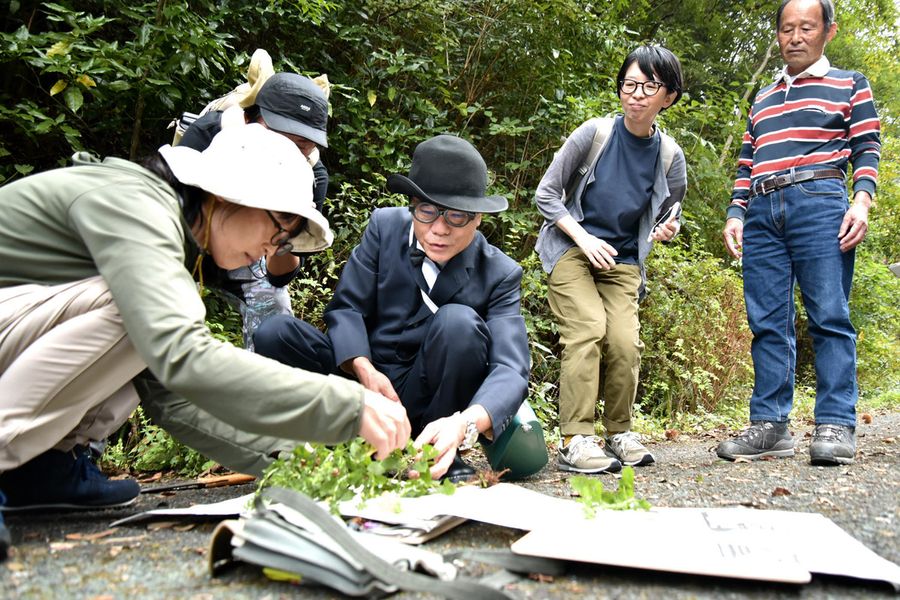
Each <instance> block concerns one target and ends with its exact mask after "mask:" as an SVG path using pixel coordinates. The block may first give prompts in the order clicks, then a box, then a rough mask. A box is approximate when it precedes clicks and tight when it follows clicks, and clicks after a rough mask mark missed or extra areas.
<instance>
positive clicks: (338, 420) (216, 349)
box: [0, 153, 363, 443]
mask: <svg viewBox="0 0 900 600" xmlns="http://www.w3.org/2000/svg"><path fill="white" fill-rule="evenodd" d="M75 163H76V166H73V167H68V168H63V169H56V170H53V171H47V172H45V173H41V174H38V175H33V176H30V177H26V178H24V179H21V180H18V181H15V182H13V183H10V184H8V185H6V186H4V187H2V188H0V287H8V286H15V285H22V284H43V285H55V284H61V283H67V282H71V281H78V280H81V279H86V278H88V277H92V276H95V275H97V274H98V273H99V274H100V275H102V276H103V278H104V279H105V280H106V283H107V284H108V285H109V288H110V291H111V293H112V297H113V299H114V300H115V303H116V306H117V307H118V309H119V312H120V313H121V315H122V319H123V322H124V325H125V330H126V331H127V332H128V337H129V339H130V341H131V342H132V344H134V346H135V348H136V349H137V352H138V353H139V355H140V356H141V357H142V358H143V360H144V361H145V363H146V365H147V367H148V370H149V372H150V373H151V374H152V377H150V376H148V375H147V373H146V372H145V373H144V374H142V376H140V377H139V378H138V379H137V380H135V387H136V388H137V390H138V392H139V393H140V394H141V396H142V399H143V400H144V401H147V400H148V399H150V400H152V399H154V397H157V398H159V399H160V400H169V401H171V400H173V399H174V398H173V396H175V395H177V396H181V397H183V398H185V399H187V400H188V401H190V402H191V403H193V404H194V405H196V406H197V407H199V408H201V409H203V410H204V411H206V412H207V413H209V414H210V415H212V416H214V417H217V418H219V419H221V420H222V421H224V422H225V423H228V424H230V425H233V426H234V427H236V428H238V429H241V430H244V431H247V432H251V433H256V434H262V435H267V436H277V437H280V438H286V439H291V440H309V441H319V442H325V443H335V442H339V441H344V440H347V439H350V438H351V437H353V436H354V435H356V434H357V432H358V431H359V427H360V422H361V418H362V406H363V388H362V386H360V385H359V384H358V383H356V382H353V381H350V380H347V379H343V378H341V377H335V376H325V375H318V374H314V373H309V372H306V371H302V370H300V369H295V368H292V367H288V366H285V365H282V364H280V363H278V362H276V361H273V360H269V359H267V358H264V357H262V356H258V355H255V354H252V353H250V352H247V351H246V350H243V349H240V348H236V347H234V346H232V345H230V344H227V343H223V342H221V341H218V340H216V339H215V338H214V337H213V336H212V335H210V332H209V330H208V329H207V327H206V324H205V315H206V310H205V308H204V305H203V302H202V301H201V299H200V296H199V294H198V293H197V284H196V283H195V282H194V280H193V278H192V277H191V274H190V272H189V271H188V268H187V267H186V265H188V264H190V265H193V260H194V258H195V257H196V256H197V252H198V249H197V243H196V242H195V240H194V239H193V236H192V235H191V233H190V228H189V227H188V226H187V224H186V223H185V221H184V219H183V217H182V214H181V205H180V202H179V198H178V196H177V195H176V193H175V192H174V190H173V189H172V188H171V187H170V186H169V185H168V184H166V183H165V182H164V181H162V180H161V179H160V178H158V177H157V176H155V175H154V174H153V173H151V172H149V171H147V170H146V169H144V168H142V167H140V166H138V165H136V164H133V163H131V162H128V161H125V160H121V159H115V158H109V159H106V160H104V161H103V162H102V163H101V162H99V161H97V160H96V159H93V158H92V157H90V156H89V155H86V154H84V153H82V154H79V155H76V156H75ZM206 260H211V259H210V258H207V259H206ZM154 379H155V380H154ZM166 396H168V398H166Z"/></svg>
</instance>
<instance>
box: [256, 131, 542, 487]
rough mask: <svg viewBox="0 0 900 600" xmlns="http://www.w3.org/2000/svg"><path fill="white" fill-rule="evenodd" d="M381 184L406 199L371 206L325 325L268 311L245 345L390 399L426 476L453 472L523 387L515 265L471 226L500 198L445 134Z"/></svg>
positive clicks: (501, 424)
mask: <svg viewBox="0 0 900 600" xmlns="http://www.w3.org/2000/svg"><path fill="white" fill-rule="evenodd" d="M387 187H388V190H390V191H391V192H394V193H400V194H405V195H406V196H408V197H409V206H406V207H396V208H380V209H376V210H375V211H374V212H373V213H372V215H371V218H370V220H369V224H368V226H367V227H366V231H365V233H364V234H363V239H362V241H361V242H360V244H359V245H358V246H357V247H356V248H355V249H354V250H353V253H352V255H351V256H350V259H349V260H348V262H347V264H346V266H345V267H344V270H343V272H342V273H341V277H340V281H339V282H338V285H337V288H336V289H335V293H334V298H333V299H332V301H331V302H330V303H329V304H328V306H327V307H326V309H325V321H326V323H327V325H328V333H327V335H326V334H323V333H322V332H320V331H318V330H317V329H316V328H314V327H312V326H311V325H309V324H308V323H305V322H303V321H300V320H299V319H295V318H292V317H287V316H283V317H282V316H279V317H273V318H271V319H269V320H268V321H266V322H265V323H263V325H262V326H261V327H260V328H259V329H258V330H257V333H256V336H255V338H254V341H255V345H256V350H257V352H259V353H260V354H263V355H266V356H269V357H272V358H275V359H277V360H280V361H281V362H284V363H286V364H289V365H292V366H295V367H299V368H303V369H307V370H312V371H318V372H327V373H338V372H341V371H343V372H344V373H345V374H349V375H351V376H354V377H355V378H356V379H358V380H359V381H360V383H362V384H363V385H364V386H365V387H366V388H368V389H370V390H373V391H376V392H379V393H381V394H383V395H384V396H387V397H388V398H391V399H393V400H395V401H397V402H401V403H402V404H403V406H404V407H405V408H406V411H407V414H408V416H409V420H410V423H411V424H412V427H413V435H414V436H417V437H416V442H417V443H420V444H421V443H430V444H432V445H434V446H435V448H436V449H437V450H438V453H439V456H438V459H437V460H436V463H435V466H434V468H433V469H432V476H434V477H441V476H446V477H450V478H451V479H454V480H459V479H462V478H465V477H467V476H468V475H471V474H473V470H472V468H471V467H470V466H468V465H467V464H466V463H465V462H463V461H462V460H461V459H460V458H459V457H458V455H457V451H458V450H460V449H463V450H464V449H466V448H468V447H469V446H471V445H472V444H474V443H475V441H476V440H477V439H478V438H479V435H480V436H482V439H483V440H487V441H488V443H489V442H490V440H497V439H498V438H500V436H501V435H502V434H503V432H504V430H505V429H506V428H507V427H508V426H509V425H510V424H511V423H512V422H513V420H514V416H515V415H516V412H517V410H518V409H519V408H520V406H521V405H522V402H523V401H524V399H525V397H526V395H527V393H528V375H529V352H528V340H527V335H526V331H525V321H524V319H523V318H522V315H521V312H520V308H519V299H520V284H521V279H522V268H521V267H520V266H519V265H518V264H517V263H516V262H515V261H513V260H512V259H511V258H509V257H508V256H506V255H505V254H503V252H501V251H500V250H498V249H497V248H495V247H494V246H492V245H490V244H489V243H488V242H487V241H486V240H485V238H484V236H483V235H482V234H481V233H480V232H479V231H478V226H479V225H480V224H481V217H482V214H484V213H499V212H502V211H504V210H506V208H507V202H506V199H505V198H504V197H502V196H487V195H486V194H485V190H486V187H487V167H486V165H485V162H484V160H483V159H482V157H481V155H480V154H479V153H478V151H477V150H476V149H475V148H474V147H473V146H472V145H471V144H470V143H468V142H466V141H465V140H462V139H461V138H458V137H456V136H452V135H439V136H436V137H433V138H431V139H429V140H426V141H424V142H422V143H421V144H419V145H418V146H417V147H416V149H415V152H414V153H413V159H412V166H411V168H410V171H409V176H408V177H407V176H404V175H398V174H394V175H391V176H389V177H388V179H387ZM542 464H543V463H539V465H542ZM539 465H538V466H537V468H540V466H539ZM535 470H537V469H535Z"/></svg>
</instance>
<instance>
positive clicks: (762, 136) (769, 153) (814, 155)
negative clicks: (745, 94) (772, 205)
mask: <svg viewBox="0 0 900 600" xmlns="http://www.w3.org/2000/svg"><path fill="white" fill-rule="evenodd" d="M879 132H880V124H879V121H878V114H877V113H876V112H875V104H874V103H873V101H872V89H871V88H870V87H869V82H868V81H867V80H866V78H865V77H864V76H863V75H862V74H861V73H857V72H856V71H843V70H840V69H833V68H831V65H830V63H829V62H828V59H827V58H825V57H824V56H823V57H821V58H820V59H819V60H818V61H816V62H815V63H813V64H812V65H811V66H810V67H809V68H808V69H807V70H806V71H804V72H803V73H801V74H799V75H798V76H797V77H796V78H794V80H793V82H791V77H790V76H789V75H788V74H787V71H786V69H785V70H782V72H781V74H780V75H779V77H778V79H776V80H775V82H774V83H772V84H771V85H769V86H767V87H765V88H763V89H761V90H760V91H759V93H758V94H757V95H756V98H755V99H754V100H753V107H752V108H751V110H750V115H749V116H748V118H747V130H746V131H745V132H744V139H743V144H742V146H741V155H740V159H739V160H738V171H737V178H736V179H735V182H734V188H733V190H732V193H731V204H730V205H729V206H728V211H727V217H728V218H732V217H737V218H743V215H744V211H745V210H746V207H747V198H748V197H749V195H750V184H751V182H752V181H755V180H758V179H764V178H766V177H768V176H770V175H773V174H776V173H783V172H785V171H789V170H790V169H791V168H792V167H797V168H798V170H799V169H801V168H802V167H809V166H811V165H818V166H827V167H837V168H839V169H842V170H844V171H845V172H846V170H847V162H848V161H849V162H850V164H851V165H852V166H853V190H854V192H858V191H866V192H868V193H869V194H870V195H872V196H874V195H875V182H876V180H877V178H878V161H879V159H880V157H881V142H880V135H879Z"/></svg>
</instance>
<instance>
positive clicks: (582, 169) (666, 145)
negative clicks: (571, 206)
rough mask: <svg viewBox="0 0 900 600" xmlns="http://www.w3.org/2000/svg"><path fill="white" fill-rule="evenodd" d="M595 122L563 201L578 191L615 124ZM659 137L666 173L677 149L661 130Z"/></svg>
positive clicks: (605, 119)
mask: <svg viewBox="0 0 900 600" xmlns="http://www.w3.org/2000/svg"><path fill="white" fill-rule="evenodd" d="M595 120H596V122H597V129H596V130H595V131H594V137H593V139H592V140H591V148H590V150H588V152H587V154H585V155H584V157H583V159H582V161H581V164H579V165H578V168H577V169H575V171H574V172H573V173H572V175H571V177H569V182H568V183H567V184H566V187H565V191H566V194H565V196H564V199H565V198H571V197H572V194H574V193H575V190H577V189H578V186H579V184H581V180H582V179H584V178H585V176H586V175H587V174H588V171H590V169H591V165H593V164H594V162H595V161H596V160H597V157H598V156H599V155H600V152H601V151H602V150H603V148H604V147H605V146H606V142H607V141H608V140H609V134H610V132H612V128H613V125H614V124H615V118H612V117H603V118H597V119H595ZM659 137H660V149H659V151H660V154H661V155H662V162H663V169H664V170H665V172H666V173H668V172H669V169H671V168H672V163H673V162H675V150H676V149H677V148H678V144H677V143H676V142H675V140H674V139H673V138H672V136H670V135H669V134H667V133H665V132H664V131H663V130H662V129H660V131H659Z"/></svg>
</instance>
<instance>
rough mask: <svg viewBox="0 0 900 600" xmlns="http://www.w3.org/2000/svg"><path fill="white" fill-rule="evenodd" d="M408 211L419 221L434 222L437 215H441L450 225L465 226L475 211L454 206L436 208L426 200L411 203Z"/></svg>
mask: <svg viewBox="0 0 900 600" xmlns="http://www.w3.org/2000/svg"><path fill="white" fill-rule="evenodd" d="M409 212H411V213H412V215H413V218H414V219H415V220H416V221H418V222H419V223H434V222H435V221H437V219H438V217H441V216H443V217H444V221H446V222H447V225H450V226H451V227H465V226H466V225H468V224H469V223H470V222H471V221H472V219H474V218H475V213H470V212H466V211H464V210H456V209H454V208H438V207H437V206H435V205H434V204H430V203H428V202H419V203H417V204H413V205H412V206H410V207H409Z"/></svg>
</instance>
